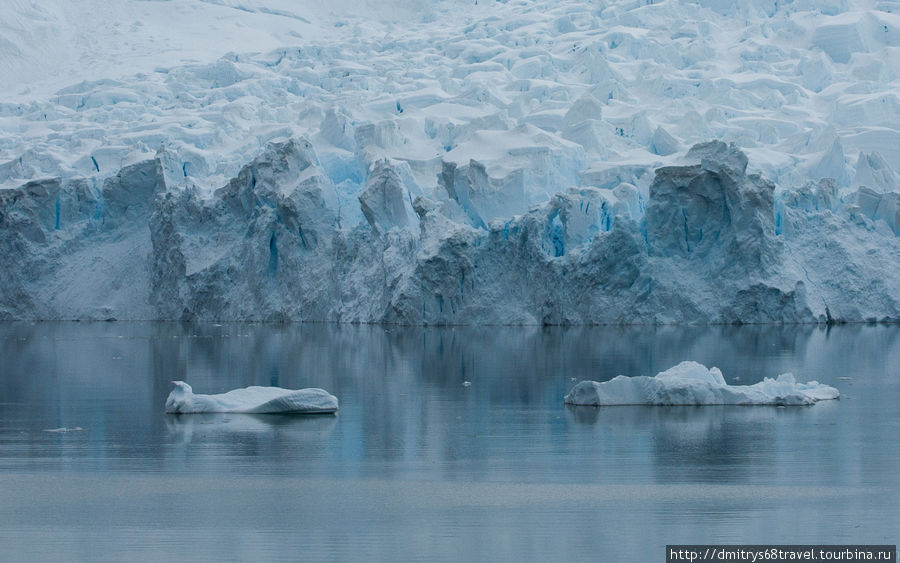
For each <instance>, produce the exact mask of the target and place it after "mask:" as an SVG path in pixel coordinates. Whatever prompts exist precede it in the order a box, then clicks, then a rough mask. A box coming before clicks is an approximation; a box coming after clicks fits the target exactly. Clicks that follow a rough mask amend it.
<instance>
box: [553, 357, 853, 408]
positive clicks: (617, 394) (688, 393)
mask: <svg viewBox="0 0 900 563" xmlns="http://www.w3.org/2000/svg"><path fill="white" fill-rule="evenodd" d="M839 397H840V393H839V392H838V390H837V389H835V388H834V387H830V386H828V385H823V384H821V383H819V382H817V381H810V382H808V383H797V381H795V379H794V376H793V375H792V374H790V373H784V374H781V375H779V376H778V377H777V378H775V379H771V378H768V377H767V378H765V379H764V380H763V381H760V382H759V383H756V384H754V385H728V384H727V383H725V379H724V378H723V377H722V372H721V371H719V369H718V368H715V367H713V368H707V367H706V366H704V365H702V364H698V363H697V362H690V361H687V362H681V363H680V364H678V365H677V366H674V367H671V368H669V369H667V370H666V371H663V372H660V373H658V374H656V376H655V377H647V376H637V377H626V376H624V375H620V376H617V377H615V378H613V379H611V380H609V381H604V382H602V383H597V382H596V381H581V382H579V383H578V384H577V385H575V387H574V388H572V390H571V391H570V392H569V394H568V395H566V397H565V399H564V401H565V403H566V404H570V405H589V406H591V405H592V406H613V405H811V404H813V403H815V402H817V401H823V400H829V399H838V398H839Z"/></svg>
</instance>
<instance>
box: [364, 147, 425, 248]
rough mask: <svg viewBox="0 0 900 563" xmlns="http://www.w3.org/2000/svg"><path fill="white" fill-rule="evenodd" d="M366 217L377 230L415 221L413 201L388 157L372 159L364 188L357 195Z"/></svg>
mask: <svg viewBox="0 0 900 563" xmlns="http://www.w3.org/2000/svg"><path fill="white" fill-rule="evenodd" d="M359 203H360V205H361V206H362V212H363V214H364V215H365V216H366V220H367V221H368V222H369V225H370V226H371V227H372V230H374V231H375V232H376V233H379V234H383V233H385V232H387V231H389V230H391V229H392V228H394V227H400V228H403V227H406V226H408V225H414V224H415V215H414V214H413V209H412V204H411V203H410V198H409V196H408V193H407V191H406V189H405V188H404V187H403V183H402V181H401V179H400V175H399V174H397V172H396V171H395V170H394V168H393V167H392V166H391V164H390V162H388V161H387V160H379V161H377V162H375V164H374V165H373V167H372V171H371V173H370V174H369V179H368V182H367V186H366V190H365V191H364V192H363V193H362V195H360V196H359Z"/></svg>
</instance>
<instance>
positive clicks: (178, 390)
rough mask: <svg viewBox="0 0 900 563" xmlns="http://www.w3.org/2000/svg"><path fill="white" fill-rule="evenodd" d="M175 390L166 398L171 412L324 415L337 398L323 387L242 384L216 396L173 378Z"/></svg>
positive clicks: (332, 406) (167, 409) (330, 409)
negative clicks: (244, 385) (247, 385)
mask: <svg viewBox="0 0 900 563" xmlns="http://www.w3.org/2000/svg"><path fill="white" fill-rule="evenodd" d="M172 383H173V384H175V389H172V392H171V393H169V398H168V399H166V412H167V413H172V414H188V413H208V412H233V413H248V414H328V413H334V412H337V410H338V400H337V397H335V396H334V395H332V394H330V393H329V392H328V391H325V390H324V389H282V388H280V387H259V386H252V387H245V388H244V389H234V390H232V391H229V392H227V393H221V394H219V395H200V394H195V393H194V390H193V389H191V386H190V385H188V384H187V383H185V382H184V381H173V382H172Z"/></svg>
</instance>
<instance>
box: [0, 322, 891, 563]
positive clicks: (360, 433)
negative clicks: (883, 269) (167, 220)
mask: <svg viewBox="0 0 900 563" xmlns="http://www.w3.org/2000/svg"><path fill="white" fill-rule="evenodd" d="M687 359H690V360H696V361H699V362H701V363H704V364H706V365H709V366H712V365H715V366H718V367H720V368H721V369H722V371H723V373H724V375H725V378H726V379H727V380H729V382H731V383H739V384H749V383H755V382H757V381H759V380H761V379H762V378H763V377H765V376H770V377H771V376H775V375H777V374H779V373H783V372H786V371H792V372H794V374H795V375H796V376H797V377H798V379H799V380H801V381H803V380H808V379H817V380H819V381H821V382H824V383H828V384H830V385H834V386H836V387H838V388H839V389H840V390H841V393H842V399H841V400H840V401H836V402H826V403H820V404H818V405H815V406H813V407H794V408H772V407H663V408H660V407H657V408H653V407H613V408H604V409H597V408H590V407H580V408H566V407H564V406H563V404H562V397H563V395H564V394H565V393H566V392H567V391H568V390H569V388H570V387H571V386H572V385H573V384H574V381H575V380H580V379H594V380H599V381H602V380H607V379H610V378H612V377H614V376H615V375H618V374H626V375H654V374H656V373H657V372H659V371H661V370H664V369H666V368H669V367H671V366H672V365H674V364H676V363H678V362H680V361H682V360H687ZM173 379H181V380H185V381H187V382H189V383H190V384H191V385H192V386H193V387H194V389H195V391H196V392H201V393H219V392H224V391H227V390H229V389H234V388H237V387H244V386H247V385H277V386H280V387H288V388H301V387H322V388H325V389H327V390H329V391H330V392H332V393H333V394H335V395H337V396H338V397H339V399H340V402H341V409H340V412H339V413H338V414H337V415H336V416H329V415H327V416H306V417H304V416H278V415H268V416H258V415H257V416H253V415H192V416H191V415H182V416H175V415H166V414H164V412H163V406H164V403H165V399H166V396H167V395H168V393H169V391H170V389H171V384H170V381H171V380H173ZM464 381H470V382H471V386H469V387H465V386H463V385H462V383H463V382H464ZM898 405H900V327H896V326H894V327H884V326H843V327H835V328H832V329H831V330H826V329H825V328H816V327H742V328H722V327H714V328H683V327H682V328H670V327H666V328H625V329H622V328H583V329H561V328H554V329H541V328H496V327H491V328H484V329H469V328H466V329H463V328H455V329H454V328H441V329H415V328H381V327H366V326H364V327H359V326H331V325H302V326H298V325H284V326H283V325H254V324H225V325H213V324H198V325H181V324H168V323H99V324H97V323H88V324H85V323H37V324H21V323H14V324H9V323H7V324H0V546H2V547H3V551H2V553H3V555H2V557H0V558H2V559H5V560H16V561H18V560H34V559H37V560H45V559H66V560H71V559H76V560H77V559H89V560H122V559H128V560H142V559H143V560H159V559H171V558H172V557H177V558H178V559H184V558H190V559H209V560H223V559H250V560H259V559H294V560H296V559H309V560H322V559H339V560H398V559H400V560H409V559H435V560H557V561H559V560H595V561H641V560H644V561H663V560H664V546H665V544H667V543H879V544H893V543H897V542H898V540H900V533H898V532H900V477H898V461H900V414H898ZM60 427H66V428H75V427H80V428H82V429H83V430H80V431H74V432H66V433H53V432H46V430H48V429H54V428H60Z"/></svg>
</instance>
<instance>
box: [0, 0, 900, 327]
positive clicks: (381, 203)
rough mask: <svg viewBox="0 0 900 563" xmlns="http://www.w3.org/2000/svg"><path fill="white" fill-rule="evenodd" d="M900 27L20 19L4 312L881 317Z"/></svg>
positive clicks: (893, 186) (872, 22)
mask: <svg viewBox="0 0 900 563" xmlns="http://www.w3.org/2000/svg"><path fill="white" fill-rule="evenodd" d="M100 12H103V13H104V16H105V18H106V19H104V20H102V21H103V25H101V24H100V22H101V20H98V19H96V18H87V17H84V14H85V13H100ZM898 12H900V4H897V3H895V2H888V1H880V2H874V1H863V0H857V1H850V0H847V1H842V0H831V1H829V2H824V3H823V2H812V1H809V0H797V1H794V2H788V3H784V2H766V1H760V0H754V1H753V2H729V1H727V0H726V1H716V2H708V1H705V0H704V1H701V2H686V1H684V2H679V1H675V0H664V1H662V2H654V3H645V2H633V1H632V2H608V3H607V2H600V3H585V2H549V1H547V2H543V1H540V0H535V1H527V2H526V1H519V2H486V1H484V0H482V1H480V2H477V3H476V2H462V1H443V2H440V1H434V2H424V3H423V2H402V1H400V0H394V1H391V2H377V3H376V2H366V1H363V0H340V1H337V2H330V3H328V5H327V7H322V5H321V3H312V2H297V1H291V0H246V1H240V2H239V1H237V0H205V1H201V0H171V1H168V2H141V1H137V0H130V1H129V0H121V1H119V2H116V3H112V4H110V3H107V2H99V1H88V2H83V3H78V4H77V6H76V5H75V4H73V3H70V2H66V1H64V0H47V1H46V2H41V3H39V4H37V3H32V2H25V1H23V0H11V9H8V10H7V9H4V10H3V12H2V14H0V77H2V78H4V80H2V81H0V96H2V97H0V186H2V187H3V188H4V189H0V318H110V317H115V318H167V319H171V318H205V319H213V318H214V319H269V320H274V319H296V320H335V321H355V322H371V321H388V322H404V323H542V322H544V323H565V322H574V323H590V322H601V323H605V322H612V323H623V322H806V321H817V320H827V319H829V318H831V319H842V320H872V319H874V320H897V319H900V245H898V239H897V234H898V232H900V219H898V213H900V211H898V209H900V207H898V205H900V204H898V202H900V191H898V190H900V181H898V177H897V174H896V172H895V171H896V170H900V149H898V147H900V120H898V109H900V101H898V97H897V94H896V92H897V91H900V90H898V78H900V57H898V56H897V55H898V54H900V15H898ZM79 80H83V81H79ZM710 139H718V140H721V141H723V142H724V143H712V144H709V143H707V144H704V145H700V146H698V147H696V148H694V149H692V150H690V151H689V149H691V147H692V146H694V145H696V144H698V143H704V142H706V141H709V140H710ZM729 143H733V144H731V145H729ZM748 169H749V170H748Z"/></svg>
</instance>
